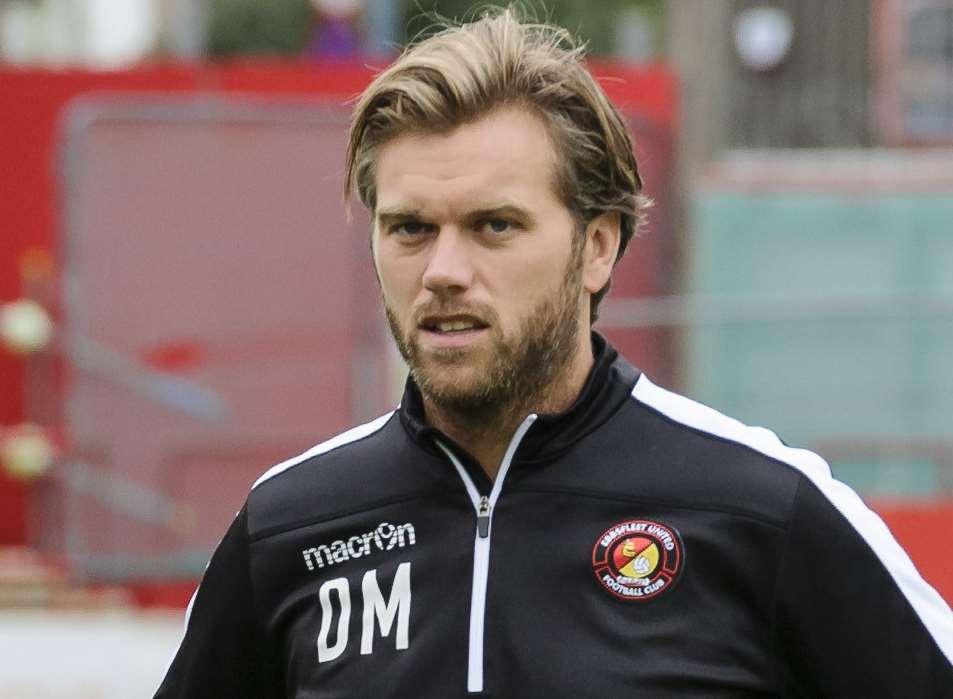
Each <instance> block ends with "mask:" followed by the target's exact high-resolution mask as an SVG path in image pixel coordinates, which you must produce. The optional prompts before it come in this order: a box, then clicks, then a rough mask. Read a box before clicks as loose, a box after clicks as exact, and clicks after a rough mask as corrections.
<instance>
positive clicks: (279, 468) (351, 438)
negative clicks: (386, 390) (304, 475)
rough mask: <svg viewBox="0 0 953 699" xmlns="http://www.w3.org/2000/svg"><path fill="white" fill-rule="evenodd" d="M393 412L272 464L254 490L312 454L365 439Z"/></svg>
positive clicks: (384, 422)
mask: <svg viewBox="0 0 953 699" xmlns="http://www.w3.org/2000/svg"><path fill="white" fill-rule="evenodd" d="M393 414H394V412H393V411H391V412H389V413H387V414H386V415H381V416H380V417H379V418H377V419H376V420H373V421H372V422H366V423H364V424H363V425H358V426H357V427H352V428H351V429H349V430H348V431H347V432H342V433H341V434H339V435H337V436H336V437H332V438H331V439H329V440H327V441H325V442H321V443H320V444H318V445H317V446H314V447H311V448H310V449H308V451H306V452H304V453H303V454H298V456H295V457H292V458H290V459H288V460H287V461H282V462H281V463H280V464H276V465H275V466H272V467H271V468H270V469H268V470H267V471H265V472H264V473H263V474H262V475H261V477H260V478H259V479H258V480H257V481H255V483H254V484H253V485H252V487H251V488H252V490H254V489H255V488H257V487H258V486H259V485H261V484H262V483H264V482H265V481H267V480H269V479H270V478H274V477H275V476H277V475H278V474H279V473H282V472H283V471H287V470H288V469H289V468H292V467H293V466H297V465H298V464H300V463H302V462H303V461H307V460H308V459H310V458H311V457H312V456H318V455H319V454H326V453H327V452H329V451H331V450H332V449H337V448H338V447H343V446H344V445H345V444H350V443H351V442H356V441H357V440H359V439H363V438H364V437H367V436H368V435H371V434H374V433H375V432H377V431H378V430H379V429H381V428H382V427H383V426H384V425H385V424H386V423H387V421H388V420H390V417H391V415H393Z"/></svg>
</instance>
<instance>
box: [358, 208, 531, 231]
mask: <svg viewBox="0 0 953 699" xmlns="http://www.w3.org/2000/svg"><path fill="white" fill-rule="evenodd" d="M494 217H508V218H517V219H520V220H521V221H522V222H523V223H524V224H525V225H527V226H533V225H535V223H536V217H535V216H533V215H532V214H531V213H530V212H529V211H527V210H526V209H524V208H523V207H521V206H516V205H515V204H506V203H502V204H495V205H491V206H481V207H480V208H478V209H473V210H471V211H468V212H467V213H466V214H465V215H464V216H463V220H464V221H466V222H467V223H468V224H469V223H473V222H475V221H480V220H482V219H487V218H494ZM375 218H376V219H377V223H378V225H380V226H386V225H388V224H391V223H396V222H399V221H409V220H418V219H426V218H427V217H426V215H425V214H424V211H423V209H422V208H419V207H401V206H396V207H393V208H387V209H379V210H378V211H377V215H376V216H375Z"/></svg>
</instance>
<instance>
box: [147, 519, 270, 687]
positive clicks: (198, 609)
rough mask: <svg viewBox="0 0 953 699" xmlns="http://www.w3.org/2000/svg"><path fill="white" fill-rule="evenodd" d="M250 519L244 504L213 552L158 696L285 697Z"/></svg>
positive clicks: (187, 614)
mask: <svg viewBox="0 0 953 699" xmlns="http://www.w3.org/2000/svg"><path fill="white" fill-rule="evenodd" d="M246 521H247V520H246V513H245V509H244V508H243V509H242V510H241V511H240V512H239V513H238V516H237V517H236V518H235V521H234V522H232V525H231V527H229V529H228V532H226V534H225V537H224V538H223V539H222V542H221V543H220V544H219V546H218V548H217V549H216V551H215V553H214V554H213V555H212V560H211V561H210V562H209V564H208V567H207V568H206V570H205V574H204V575H203V576H202V582H201V583H200V585H199V587H198V589H197V590H196V592H195V595H194V596H193V598H192V602H191V603H190V604H189V608H188V611H187V612H186V622H185V636H184V638H183V639H182V643H181V644H180V646H179V649H178V652H177V653H176V654H175V657H174V658H173V660H172V663H171V665H170V666H169V669H168V671H167V672H166V676H165V680H164V681H163V682H162V685H161V686H160V687H159V690H158V692H157V693H156V695H155V699H199V698H201V699H213V698H216V697H222V698H223V699H224V698H225V697H228V698H229V699H244V698H246V697H247V698H248V699H252V698H254V699H281V698H282V697H284V691H283V681H282V679H281V675H280V673H279V672H278V670H277V665H276V663H275V662H274V660H273V657H272V653H271V652H270V651H269V649H268V648H267V647H266V645H265V643H264V641H263V638H262V634H261V630H260V625H259V622H258V619H257V616H256V612H255V604H254V598H253V595H252V587H251V579H250V574H249V565H248V563H249V560H248V559H249V553H248V535H247V525H246Z"/></svg>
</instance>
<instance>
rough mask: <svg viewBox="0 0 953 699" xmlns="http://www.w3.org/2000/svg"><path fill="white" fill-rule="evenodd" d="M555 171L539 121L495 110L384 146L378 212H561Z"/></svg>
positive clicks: (525, 113)
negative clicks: (505, 208)
mask: <svg viewBox="0 0 953 699" xmlns="http://www.w3.org/2000/svg"><path fill="white" fill-rule="evenodd" d="M554 163H555V151H554V149H553V145H552V141H551V139H550V138H549V134H548V132H547V130H546V127H545V125H544V123H543V121H542V119H541V118H540V117H539V116H537V115H536V114H535V113H533V112H531V111H530V110H528V109H525V108H519V107H506V108H500V109H496V110H493V111H491V112H490V113H488V114H487V115H486V116H484V117H481V118H480V119H478V120H477V121H474V122H471V123H467V124H464V125H462V126H459V127H457V128H456V129H454V130H453V131H450V132H448V133H410V134H404V135H401V136H398V137H397V138H395V139H393V140H391V141H389V142H387V143H386V144H384V145H383V146H381V149H380V151H379V154H378V158H377V163H376V167H375V175H376V176H375V180H376V186H377V208H378V209H384V208H392V207H408V206H410V207H413V208H416V209H421V210H426V211H431V212H436V211H446V212H447V213H450V212H451V211H452V210H454V209H456V208H459V207H471V208H472V207H473V206H480V205H485V204H489V203H492V202H495V201H497V200H501V199H503V200H507V201H510V202H513V201H514V200H515V203H519V204H522V205H524V206H527V207H534V208H535V207H545V206H553V205H556V206H559V205H561V204H560V202H559V199H558V197H557V196H556V191H555V187H554V182H555V176H554V172H555V165H554Z"/></svg>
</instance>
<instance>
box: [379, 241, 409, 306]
mask: <svg viewBox="0 0 953 699" xmlns="http://www.w3.org/2000/svg"><path fill="white" fill-rule="evenodd" d="M374 266H375V268H376V271H377V280H378V282H379V283H380V286H381V293H382V294H383V295H384V300H385V301H386V302H387V303H388V305H390V306H391V308H392V309H393V310H395V311H398V312H403V311H404V310H405V306H407V305H409V304H410V303H411V302H412V301H413V299H414V298H415V296H416V293H417V292H416V289H417V288H418V287H419V280H420V274H419V272H418V270H417V269H416V265H415V264H414V263H413V261H412V260H410V259H407V258H395V257H392V256H388V255H380V254H375V257H374Z"/></svg>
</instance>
